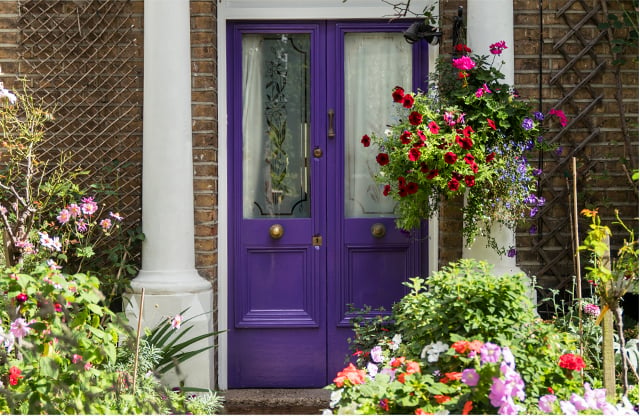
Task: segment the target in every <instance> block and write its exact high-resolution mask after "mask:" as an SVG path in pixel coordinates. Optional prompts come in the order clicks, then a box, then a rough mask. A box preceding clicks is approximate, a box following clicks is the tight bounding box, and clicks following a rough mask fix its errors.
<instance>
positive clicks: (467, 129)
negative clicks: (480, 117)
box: [462, 126, 475, 138]
mask: <svg viewBox="0 0 640 416" xmlns="http://www.w3.org/2000/svg"><path fill="white" fill-rule="evenodd" d="M471 133H475V130H474V129H473V128H472V127H471V126H467V127H465V128H464V130H462V135H463V136H464V137H467V138H469V137H471Z"/></svg>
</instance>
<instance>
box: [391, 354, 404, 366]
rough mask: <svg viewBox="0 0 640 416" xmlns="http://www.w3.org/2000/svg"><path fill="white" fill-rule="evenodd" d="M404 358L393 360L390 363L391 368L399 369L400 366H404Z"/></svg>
mask: <svg viewBox="0 0 640 416" xmlns="http://www.w3.org/2000/svg"><path fill="white" fill-rule="evenodd" d="M404 361H405V358H404V357H397V358H394V359H393V361H391V367H392V368H398V367H400V366H401V365H402V364H404Z"/></svg>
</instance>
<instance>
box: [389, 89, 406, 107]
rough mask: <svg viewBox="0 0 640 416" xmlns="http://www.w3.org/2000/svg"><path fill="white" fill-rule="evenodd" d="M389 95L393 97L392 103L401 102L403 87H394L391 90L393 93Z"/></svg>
mask: <svg viewBox="0 0 640 416" xmlns="http://www.w3.org/2000/svg"><path fill="white" fill-rule="evenodd" d="M391 96H392V97H393V102H394V103H401V102H402V99H403V98H404V89H402V88H401V87H396V88H395V89H394V90H393V93H391Z"/></svg>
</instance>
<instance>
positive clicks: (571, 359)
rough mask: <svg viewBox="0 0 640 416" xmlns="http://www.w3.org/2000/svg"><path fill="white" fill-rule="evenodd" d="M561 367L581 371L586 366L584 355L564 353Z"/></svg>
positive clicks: (560, 363) (561, 358)
mask: <svg viewBox="0 0 640 416" xmlns="http://www.w3.org/2000/svg"><path fill="white" fill-rule="evenodd" d="M559 365H560V367H562V368H566V369H568V370H575V371H580V370H582V369H583V368H585V367H586V365H585V364H584V360H583V359H582V357H580V356H579V355H576V354H564V355H561V356H560V362H559Z"/></svg>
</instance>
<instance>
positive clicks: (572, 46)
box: [528, 0, 637, 289]
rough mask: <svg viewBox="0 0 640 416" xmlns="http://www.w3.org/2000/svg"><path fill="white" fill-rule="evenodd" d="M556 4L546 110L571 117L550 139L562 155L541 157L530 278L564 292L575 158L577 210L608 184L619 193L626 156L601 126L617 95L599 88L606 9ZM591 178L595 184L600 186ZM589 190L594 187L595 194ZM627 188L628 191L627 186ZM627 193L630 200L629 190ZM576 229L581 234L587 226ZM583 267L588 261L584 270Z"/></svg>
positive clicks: (606, 64) (570, 0) (606, 66)
mask: <svg viewBox="0 0 640 416" xmlns="http://www.w3.org/2000/svg"><path fill="white" fill-rule="evenodd" d="M556 4H560V7H559V8H558V9H557V11H556V13H555V20H556V22H562V23H563V24H564V25H566V28H564V29H562V30H561V29H556V30H554V31H553V34H554V36H552V50H551V51H547V52H548V53H549V55H555V56H556V57H558V58H559V57H561V59H555V61H554V62H558V63H559V64H558V65H557V66H556V67H555V68H553V69H552V70H551V73H550V78H549V80H548V84H549V85H548V86H549V87H550V91H551V96H552V97H560V98H559V99H556V100H551V99H549V98H546V101H547V103H548V104H547V105H546V106H545V107H547V108H556V109H562V110H564V111H565V112H566V113H567V114H568V115H569V122H568V124H567V125H566V126H565V127H563V128H561V129H560V130H556V131H554V132H553V133H554V134H553V136H552V137H549V138H548V140H549V141H550V142H551V143H553V144H554V145H555V146H558V147H559V149H560V151H558V152H550V153H549V154H545V155H544V158H543V165H544V175H543V177H542V179H541V182H540V188H541V190H542V194H543V196H544V197H545V198H546V199H547V204H546V206H545V207H544V208H543V209H541V211H540V212H539V214H538V217H537V218H538V224H537V227H538V235H537V236H536V237H535V238H532V239H531V241H532V244H531V245H532V247H531V254H534V255H535V256H537V258H538V266H537V267H535V268H533V270H528V271H529V272H530V273H531V274H532V275H535V276H537V277H538V280H539V281H540V282H541V283H542V284H543V285H544V286H545V287H548V288H553V287H555V288H558V289H564V288H571V284H572V281H573V276H574V274H575V269H574V261H575V256H574V250H573V246H572V244H573V242H572V234H571V233H572V222H573V217H572V214H573V209H572V205H571V197H572V187H573V182H572V164H573V163H572V162H573V158H574V157H575V158H576V160H577V167H578V169H577V171H578V174H577V181H576V182H577V189H578V192H579V197H578V207H579V209H580V208H582V207H585V206H587V205H589V204H590V203H597V201H600V200H605V199H606V198H609V197H610V196H608V195H607V192H608V191H609V190H608V189H607V184H608V183H609V184H612V186H619V187H620V188H621V189H622V188H624V186H625V184H624V183H621V182H624V179H622V173H621V169H620V168H621V166H620V163H619V160H620V159H621V158H622V157H623V154H624V153H625V151H624V150H623V147H624V145H623V144H621V142H622V141H623V140H622V139H619V140H618V139H617V138H616V139H612V137H613V135H614V134H615V135H618V136H620V135H621V134H622V133H620V132H615V131H614V130H615V128H616V127H615V126H612V125H608V126H607V123H605V122H603V120H604V119H605V118H606V117H605V115H604V114H603V113H604V112H606V111H609V112H611V111H610V110H606V109H607V108H609V106H611V101H614V100H613V99H611V97H613V96H614V95H615V92H614V91H613V89H612V88H611V87H610V86H605V85H604V82H603V79H604V78H605V77H606V74H607V72H609V73H611V71H612V69H611V66H612V65H611V61H612V58H611V54H610V53H609V51H610V50H609V48H608V41H609V40H608V38H607V36H608V33H607V30H606V29H600V28H599V27H598V24H599V23H600V22H602V21H605V20H606V15H607V12H606V11H605V10H604V9H603V7H605V6H603V5H606V2H601V1H589V2H587V1H584V0H566V1H564V2H557V3H556ZM558 26H560V25H558ZM635 88H637V86H635ZM614 120H615V118H614ZM602 126H605V127H604V128H603V127H602ZM616 142H617V143H616ZM636 151H637V148H636ZM612 172H613V176H611V177H609V178H608V179H607V178H604V176H603V175H604V173H607V174H608V175H611V174H612ZM594 178H598V179H597V181H596V180H595V179H594ZM594 182H598V184H597V185H596V186H595V187H594V186H593V183H594ZM626 186H627V187H629V188H631V187H632V185H631V184H626ZM621 192H622V191H621ZM624 192H628V193H629V194H630V195H633V193H632V192H630V189H629V190H627V191H624ZM629 199H630V200H629V206H631V205H633V204H635V207H636V208H635V209H636V210H637V201H636V202H634V201H633V200H631V199H633V198H629ZM623 205H624V203H623ZM581 223H582V225H581V227H583V226H584V221H581ZM579 228H580V227H579ZM581 235H582V236H584V228H581ZM584 263H586V261H583V264H582V266H584Z"/></svg>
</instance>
